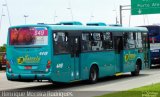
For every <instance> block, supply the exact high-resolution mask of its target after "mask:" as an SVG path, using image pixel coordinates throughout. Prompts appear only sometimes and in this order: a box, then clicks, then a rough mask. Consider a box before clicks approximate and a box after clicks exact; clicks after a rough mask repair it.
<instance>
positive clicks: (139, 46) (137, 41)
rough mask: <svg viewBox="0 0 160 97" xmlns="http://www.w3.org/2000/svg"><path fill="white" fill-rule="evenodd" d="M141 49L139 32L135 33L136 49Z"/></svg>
mask: <svg viewBox="0 0 160 97" xmlns="http://www.w3.org/2000/svg"><path fill="white" fill-rule="evenodd" d="M141 47H142V34H141V32H137V33H136V48H141Z"/></svg>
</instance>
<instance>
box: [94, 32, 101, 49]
mask: <svg viewBox="0 0 160 97" xmlns="http://www.w3.org/2000/svg"><path fill="white" fill-rule="evenodd" d="M92 34H93V40H92V51H100V50H103V46H102V37H101V33H96V32H95V33H92Z"/></svg>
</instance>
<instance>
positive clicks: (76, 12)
mask: <svg viewBox="0 0 160 97" xmlns="http://www.w3.org/2000/svg"><path fill="white" fill-rule="evenodd" d="M6 1H7V5H8V11H9V15H10V21H11V25H12V26H14V25H23V24H25V18H24V15H27V16H28V17H27V18H26V24H36V23H55V22H60V21H71V20H72V17H73V20H74V21H81V22H82V23H83V24H85V23H87V22H105V23H106V24H115V22H116V19H115V17H116V14H117V16H118V20H119V5H130V0H0V17H2V18H0V23H1V26H0V45H2V44H4V43H6V41H7V30H8V27H9V26H10V23H9V16H8V11H7V7H6V6H3V5H4V4H6ZM68 8H70V9H68ZM2 9H3V13H2ZM71 13H72V14H71ZM2 14H4V15H5V16H2ZM129 20H130V23H129ZM158 20H159V21H160V15H158V14H154V15H145V16H144V15H140V16H137V15H136V16H131V17H130V11H123V24H124V26H139V25H148V24H153V23H160V22H158Z"/></svg>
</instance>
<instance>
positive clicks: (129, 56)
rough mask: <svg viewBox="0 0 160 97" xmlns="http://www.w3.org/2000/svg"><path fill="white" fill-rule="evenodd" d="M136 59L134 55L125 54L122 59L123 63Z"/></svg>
mask: <svg viewBox="0 0 160 97" xmlns="http://www.w3.org/2000/svg"><path fill="white" fill-rule="evenodd" d="M135 58H136V55H135V54H130V53H129V54H126V55H125V57H124V59H125V62H127V61H129V60H133V59H135Z"/></svg>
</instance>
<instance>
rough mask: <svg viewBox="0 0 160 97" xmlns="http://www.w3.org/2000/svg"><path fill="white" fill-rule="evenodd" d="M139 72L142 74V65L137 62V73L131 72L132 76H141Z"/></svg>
mask: <svg viewBox="0 0 160 97" xmlns="http://www.w3.org/2000/svg"><path fill="white" fill-rule="evenodd" d="M139 72H140V64H139V62H136V68H135V71H132V72H131V75H132V76H138V75H139Z"/></svg>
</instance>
